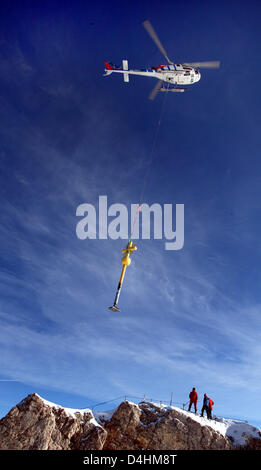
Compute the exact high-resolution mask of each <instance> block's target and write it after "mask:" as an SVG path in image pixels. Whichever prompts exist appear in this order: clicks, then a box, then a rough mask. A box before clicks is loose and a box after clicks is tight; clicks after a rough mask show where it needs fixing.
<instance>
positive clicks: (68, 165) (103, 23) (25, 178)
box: [0, 1, 261, 424]
mask: <svg viewBox="0 0 261 470" xmlns="http://www.w3.org/2000/svg"><path fill="white" fill-rule="evenodd" d="M210 3H211V4H210ZM0 9H1V11H0V18H1V19H0V22H1V35H0V84H1V88H0V89H1V95H0V100H1V106H0V113H1V127H0V138H1V148H0V162H1V167H0V168H1V185H0V194H1V230H0V242H1V243H0V246H1V269H0V276H1V282H0V291H1V292H0V348H1V349H0V350H1V354H0V379H1V380H13V381H10V382H0V387H1V393H0V413H1V415H4V414H5V413H6V412H7V411H8V410H9V409H10V408H11V407H12V406H13V405H14V404H15V403H17V402H18V401H20V400H21V399H22V398H24V396H25V395H27V394H28V393H32V392H37V393H39V394H40V395H42V396H43V397H44V398H46V399H48V400H50V401H54V402H57V403H59V404H62V405H64V406H67V407H74V408H84V407H86V406H92V405H93V404H94V403H97V402H100V401H106V400H109V399H110V398H114V397H118V396H123V395H126V394H127V395H136V396H143V395H144V394H146V396H148V397H153V398H155V399H157V398H158V399H168V398H169V397H170V394H171V392H173V400H174V403H175V402H177V403H183V402H186V401H187V400H188V393H189V392H190V390H191V388H192V387H196V388H197V390H198V392H199V396H200V404H201V400H202V398H203V394H204V393H207V394H209V396H210V397H211V398H212V399H213V400H214V402H215V408H214V411H215V413H216V414H217V415H218V416H226V417H234V418H237V417H238V418H243V419H248V420H249V421H250V422H252V423H259V424H260V423H261V412H260V404H259V402H260V386H261V372H260V361H261V346H260V310H261V294H260V281H261V276H260V254H261V247H260V180H261V176H260V170H261V165H260V100H259V96H260V91H259V75H260V71H261V70H260V69H261V66H260V61H259V55H260V51H259V48H260V46H259V45H260V39H261V38H260V25H259V18H260V5H259V3H258V2H255V1H250V2H229V1H228V2H222V1H221V2H220V1H219V2H200V1H197V2H196V1H189V2H186V3H185V4H184V5H181V4H180V2H176V1H171V2H170V1H165V2H162V3H161V5H160V8H159V3H158V2H145V1H142V2H96V4H91V3H90V2H80V1H76V2H73V3H72V2H50V3H49V2H26V1H20V2H8V4H7V2H6V4H5V3H4V2H2V3H1V7H0ZM145 19H150V21H151V23H152V24H153V26H154V27H155V29H156V31H157V33H158V34H159V36H160V38H161V40H162V42H163V44H164V46H165V48H166V49H167V53H168V55H169V56H170V57H171V58H172V59H173V60H174V61H175V62H176V63H180V62H186V61H187V62H188V61H190V62H192V61H200V60H220V61H221V68H220V69H219V70H217V71H213V70H209V71H208V70H206V71H202V78H201V80H200V82H199V83H198V84H195V85H192V86H191V87H190V88H189V90H188V91H187V92H186V93H183V94H180V95H179V94H168V95H167V97H166V102H165V105H164V116H163V119H162V124H161V128H160V132H159V138H158V141H157V146H156V149H155V154H154V157H155V158H154V161H153V165H152V168H151V173H150V177H149V179H148V184H147V186H146V192H145V197H144V202H147V203H148V204H152V203H154V202H157V203H159V204H162V205H163V204H166V203H169V204H173V205H174V204H177V203H179V204H184V205H185V244H184V248H183V249H182V250H181V251H176V252H175V251H173V252H170V251H166V250H165V249H164V240H153V239H151V240H140V241H139V242H138V251H137V252H136V253H135V254H134V255H133V257H132V259H133V261H132V265H131V267H130V268H128V271H127V275H126V280H125V283H124V286H123V290H122V293H121V297H120V307H121V310H122V311H121V313H120V314H112V312H110V311H108V310H107V306H108V305H111V304H112V302H113V299H114V296H115V290H116V287H117V283H118V279H119V275H120V270H121V263H120V260H121V252H120V250H121V249H122V248H123V247H124V245H125V240H110V239H108V240H99V239H96V240H85V241H82V240H79V239H78V238H77V237H76V234H75V229H76V224H77V222H78V219H77V217H76V215H75V213H76V208H77V206H78V205H79V204H81V203H85V202H87V203H91V204H93V205H95V206H96V207H97V204H98V198H99V195H107V197H108V204H109V205H110V204H113V203H122V204H126V205H127V206H128V207H129V206H130V204H131V203H132V204H134V203H137V202H138V198H139V196H140V192H141V188H142V185H143V181H144V175H145V173H146V169H147V166H148V161H149V154H150V149H151V145H152V140H153V135H154V131H155V128H156V125H157V120H158V118H159V114H160V109H161V105H162V100H163V94H159V96H157V98H156V99H155V101H154V102H151V101H149V100H148V99H147V97H148V95H149V93H150V91H151V89H152V87H153V86H154V81H153V80H150V79H145V78H142V77H131V78H130V83H128V84H126V83H124V82H123V80H122V77H120V76H117V75H116V74H115V76H114V75H112V76H110V77H103V62H104V60H111V61H112V62H114V63H116V64H120V63H121V60H122V59H128V60H129V65H130V67H133V68H145V67H147V66H151V65H158V64H162V63H164V59H162V56H161V54H160V52H159V51H158V50H157V48H156V47H155V45H154V44H153V42H152V41H151V39H150V37H149V36H148V35H147V33H146V31H145V30H144V28H143V27H142V22H143V21H144V20H145ZM14 380H16V381H17V382H14Z"/></svg>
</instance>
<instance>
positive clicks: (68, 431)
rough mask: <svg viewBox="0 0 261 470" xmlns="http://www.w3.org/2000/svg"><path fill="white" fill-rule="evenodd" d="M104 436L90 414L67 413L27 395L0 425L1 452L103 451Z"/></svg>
mask: <svg viewBox="0 0 261 470" xmlns="http://www.w3.org/2000/svg"><path fill="white" fill-rule="evenodd" d="M106 435H107V432H106V431H105V429H104V428H103V427H102V426H100V425H99V424H98V423H97V422H96V421H95V420H94V418H93V415H92V413H91V411H90V410H88V411H86V412H83V413H77V412H76V413H75V414H74V415H73V416H71V415H69V414H68V413H66V411H65V409H63V408H62V407H59V406H50V405H48V404H47V403H45V401H44V400H42V399H41V398H40V397H39V396H38V395H37V394H32V395H28V397H27V398H26V399H25V400H23V401H22V402H21V403H19V404H18V405H16V406H15V407H14V408H12V410H11V411H9V413H8V414H7V415H6V417H5V418H3V419H1V421H0V450H6V449H12V450H19V449H27V450H62V449H68V450H69V449H76V450H87V449H102V448H103V444H104V442H105V439H106Z"/></svg>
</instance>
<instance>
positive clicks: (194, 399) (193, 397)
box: [188, 387, 198, 413]
mask: <svg viewBox="0 0 261 470" xmlns="http://www.w3.org/2000/svg"><path fill="white" fill-rule="evenodd" d="M189 400H190V401H189V407H188V411H190V409H191V406H192V404H194V408H195V413H196V412H197V401H198V394H197V392H196V389H195V387H193V389H192V391H191V392H190V394H189Z"/></svg>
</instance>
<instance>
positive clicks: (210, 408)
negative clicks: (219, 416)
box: [208, 397, 214, 419]
mask: <svg viewBox="0 0 261 470" xmlns="http://www.w3.org/2000/svg"><path fill="white" fill-rule="evenodd" d="M213 405H214V402H213V400H211V398H209V397H208V419H212V409H213Z"/></svg>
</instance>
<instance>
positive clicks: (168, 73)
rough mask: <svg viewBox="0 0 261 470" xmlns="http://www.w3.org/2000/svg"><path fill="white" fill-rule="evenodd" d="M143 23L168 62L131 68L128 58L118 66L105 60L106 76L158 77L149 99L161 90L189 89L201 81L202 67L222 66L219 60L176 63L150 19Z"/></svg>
mask: <svg viewBox="0 0 261 470" xmlns="http://www.w3.org/2000/svg"><path fill="white" fill-rule="evenodd" d="M142 24H143V26H144V28H145V29H146V31H147V32H148V34H149V35H150V37H151V38H152V40H153V41H154V43H155V44H156V46H157V47H158V48H159V50H160V52H161V53H162V54H163V56H164V57H165V59H166V61H167V64H163V65H158V66H157V67H151V68H148V69H140V70H131V69H129V65H128V60H123V61H122V67H117V66H116V65H114V64H112V63H110V62H104V65H105V67H106V68H105V69H104V70H105V74H104V76H108V75H111V74H112V73H121V74H123V79H124V82H129V76H130V75H141V76H144V77H153V78H157V79H158V81H157V83H156V85H155V87H154V88H153V90H152V91H151V93H150V95H149V99H150V100H153V99H154V98H155V96H156V95H157V93H158V92H159V91H163V92H169V91H171V92H179V93H182V92H184V91H185V90H187V88H185V87H184V85H191V84H194V83H197V82H199V80H200V78H201V74H200V71H199V70H200V69H217V68H219V67H220V61H218V60H215V61H205V62H186V63H184V64H175V63H174V62H173V61H171V60H170V59H169V58H168V56H167V53H166V51H165V49H164V47H163V45H162V43H161V42H160V40H159V38H158V35H157V34H156V32H155V30H154V28H153V26H152V25H151V23H150V21H149V20H146V21H144V22H143V23H142Z"/></svg>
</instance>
